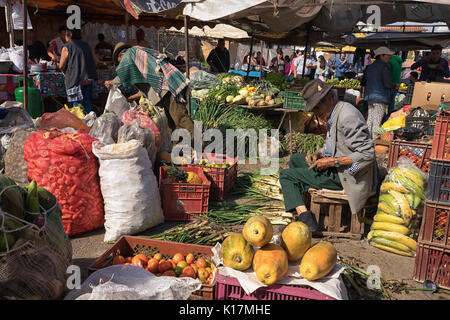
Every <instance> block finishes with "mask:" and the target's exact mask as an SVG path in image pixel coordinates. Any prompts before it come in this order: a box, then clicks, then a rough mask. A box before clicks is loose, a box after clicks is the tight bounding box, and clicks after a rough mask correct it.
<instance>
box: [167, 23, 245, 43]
mask: <svg viewBox="0 0 450 320" xmlns="http://www.w3.org/2000/svg"><path fill="white" fill-rule="evenodd" d="M168 31H173V32H180V33H184V28H181V29H180V30H177V29H176V28H175V27H172V28H170V29H168ZM189 35H190V36H195V37H206V38H218V39H220V38H227V39H249V38H250V37H249V35H248V34H247V32H245V31H243V30H241V29H238V28H236V27H233V26H230V25H227V24H222V23H219V24H217V25H216V26H215V27H214V28H210V27H208V26H205V27H203V28H199V27H193V28H191V29H189Z"/></svg>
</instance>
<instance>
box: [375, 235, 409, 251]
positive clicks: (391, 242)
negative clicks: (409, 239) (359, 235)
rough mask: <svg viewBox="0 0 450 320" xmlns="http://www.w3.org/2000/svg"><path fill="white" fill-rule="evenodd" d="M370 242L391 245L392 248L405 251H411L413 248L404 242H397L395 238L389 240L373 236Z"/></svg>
mask: <svg viewBox="0 0 450 320" xmlns="http://www.w3.org/2000/svg"><path fill="white" fill-rule="evenodd" d="M370 243H378V244H381V245H383V246H386V247H390V248H392V249H396V250H400V251H403V252H408V253H409V252H411V249H410V248H409V247H408V246H405V245H404V244H402V243H399V242H396V241H394V240H388V239H385V238H382V237H373V238H372V240H370Z"/></svg>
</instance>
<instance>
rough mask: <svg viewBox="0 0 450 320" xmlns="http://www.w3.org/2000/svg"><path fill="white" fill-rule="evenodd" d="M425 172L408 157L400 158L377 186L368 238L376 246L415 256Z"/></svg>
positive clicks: (423, 198) (423, 197)
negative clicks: (375, 209)
mask: <svg viewBox="0 0 450 320" xmlns="http://www.w3.org/2000/svg"><path fill="white" fill-rule="evenodd" d="M425 182H426V181H425V175H424V173H423V172H422V171H421V170H419V169H418V168H417V167H415V166H414V165H413V164H412V162H411V160H409V159H405V158H402V159H400V160H399V162H398V166H397V167H395V168H392V169H390V170H389V173H388V175H387V176H386V178H385V179H384V181H383V183H382V184H381V188H380V197H379V200H378V210H377V213H376V215H375V216H374V222H373V224H372V226H371V232H370V233H369V234H368V236H367V238H368V240H369V243H370V244H371V245H373V246H375V247H377V248H380V249H383V250H386V251H390V252H393V253H396V254H400V255H404V256H410V257H412V256H414V255H415V252H416V249H417V243H416V241H415V240H414V239H413V238H417V233H418V230H419V228H420V220H421V217H422V213H421V211H422V210H421V209H422V208H421V207H420V206H421V204H422V203H423V201H424V200H425V190H426V188H425Z"/></svg>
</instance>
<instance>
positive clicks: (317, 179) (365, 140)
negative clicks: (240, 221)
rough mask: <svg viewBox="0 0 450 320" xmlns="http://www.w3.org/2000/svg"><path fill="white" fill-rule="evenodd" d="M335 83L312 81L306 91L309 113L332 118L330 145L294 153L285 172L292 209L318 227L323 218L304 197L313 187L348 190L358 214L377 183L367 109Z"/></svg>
mask: <svg viewBox="0 0 450 320" xmlns="http://www.w3.org/2000/svg"><path fill="white" fill-rule="evenodd" d="M332 87H333V85H332V84H326V83H325V82H323V81H321V80H320V79H315V80H313V81H310V82H309V83H308V84H307V85H306V86H305V88H304V89H303V91H302V96H303V98H304V99H305V100H306V101H307V105H306V108H305V112H313V113H314V114H315V115H316V116H317V117H318V118H320V119H321V120H323V121H326V122H327V124H328V125H327V138H326V142H325V145H324V147H323V148H322V149H321V150H320V151H319V152H317V153H315V154H308V155H305V154H294V155H292V156H291V159H290V162H289V169H285V170H282V171H281V173H280V184H281V187H282V191H283V196H284V204H285V208H286V211H288V212H292V211H293V212H296V213H297V214H298V216H297V217H296V220H297V221H301V222H303V223H305V224H306V225H308V227H309V228H310V229H311V231H315V230H316V229H317V222H316V221H315V217H314V215H313V214H312V212H311V211H309V210H308V209H307V208H306V206H305V203H304V201H303V198H302V196H303V194H304V193H305V192H307V191H308V189H309V188H315V189H330V190H342V189H344V190H345V193H346V194H347V196H348V199H349V205H350V209H351V212H352V214H357V213H358V212H359V211H360V210H361V209H362V208H363V207H364V205H365V203H366V201H367V199H368V198H369V197H370V196H372V195H373V194H375V192H376V188H377V171H378V169H377V164H376V159H375V150H374V144H373V141H372V139H371V137H370V134H369V130H368V128H367V125H366V121H365V119H364V117H363V116H362V114H361V113H360V112H359V111H358V110H357V109H356V108H355V107H354V106H352V105H351V104H349V103H347V102H343V101H338V100H337V96H336V94H335V92H334V91H332V90H331V88H332Z"/></svg>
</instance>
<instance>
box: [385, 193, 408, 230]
mask: <svg viewBox="0 0 450 320" xmlns="http://www.w3.org/2000/svg"><path fill="white" fill-rule="evenodd" d="M389 193H390V194H391V195H392V196H393V197H394V199H395V201H397V203H398V204H399V206H400V210H401V213H402V217H403V220H404V221H405V222H404V224H405V225H408V224H409V223H410V222H411V218H412V212H411V208H410V207H409V203H408V200H406V198H405V196H404V195H403V194H401V193H400V192H397V191H394V190H390V191H389Z"/></svg>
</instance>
